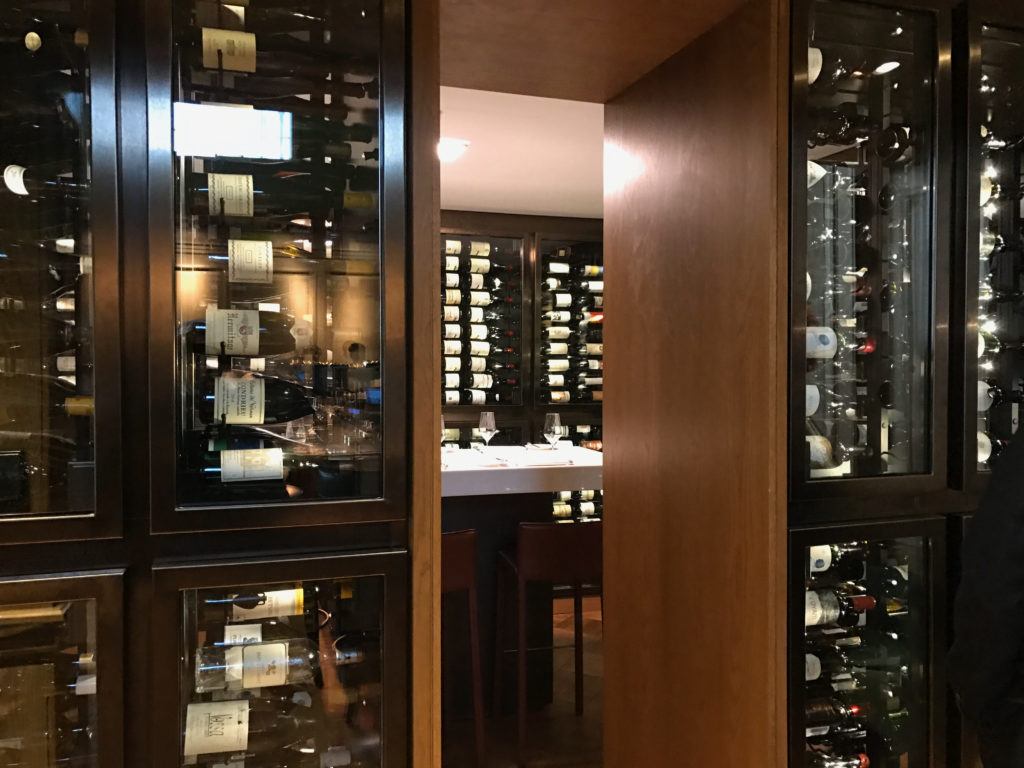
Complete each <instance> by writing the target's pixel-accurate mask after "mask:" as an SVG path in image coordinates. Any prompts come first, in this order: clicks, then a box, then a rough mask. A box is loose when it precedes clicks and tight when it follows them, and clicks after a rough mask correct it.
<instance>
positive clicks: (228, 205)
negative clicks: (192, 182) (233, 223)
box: [206, 173, 256, 217]
mask: <svg viewBox="0 0 1024 768" xmlns="http://www.w3.org/2000/svg"><path fill="white" fill-rule="evenodd" d="M206 178H207V196H208V197H209V206H210V215H211V216H220V215H222V214H223V215H224V216H247V217H248V216H252V215H253V213H255V210H256V209H255V205H254V202H253V192H252V176H249V175H248V174H245V173H208V174H206Z"/></svg>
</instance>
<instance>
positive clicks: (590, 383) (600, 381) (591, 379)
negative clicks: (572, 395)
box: [580, 376, 604, 387]
mask: <svg viewBox="0 0 1024 768" xmlns="http://www.w3.org/2000/svg"><path fill="white" fill-rule="evenodd" d="M580 383H581V384H583V385H584V386H587V387H601V386H604V378H603V377H601V376H584V377H583V378H582V379H580Z"/></svg>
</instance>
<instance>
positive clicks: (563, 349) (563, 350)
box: [548, 341, 569, 357]
mask: <svg viewBox="0 0 1024 768" xmlns="http://www.w3.org/2000/svg"><path fill="white" fill-rule="evenodd" d="M548 354H549V355H551V356H552V357H556V356H558V355H568V354H569V345H568V344H566V343H565V342H564V341H552V342H551V343H549V344H548Z"/></svg>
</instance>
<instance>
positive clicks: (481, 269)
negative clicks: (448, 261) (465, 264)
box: [469, 259, 491, 275]
mask: <svg viewBox="0 0 1024 768" xmlns="http://www.w3.org/2000/svg"><path fill="white" fill-rule="evenodd" d="M469 271H470V273H471V274H475V275H486V274H487V273H488V272H490V271H491V260H490V259H470V260H469Z"/></svg>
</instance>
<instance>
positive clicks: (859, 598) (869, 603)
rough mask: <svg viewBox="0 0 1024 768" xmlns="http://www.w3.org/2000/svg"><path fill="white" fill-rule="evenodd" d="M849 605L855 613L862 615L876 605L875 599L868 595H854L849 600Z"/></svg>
mask: <svg viewBox="0 0 1024 768" xmlns="http://www.w3.org/2000/svg"><path fill="white" fill-rule="evenodd" d="M850 605H852V606H853V609H854V610H855V611H858V612H861V613H862V612H864V611H870V610H873V609H874V607H875V605H876V603H875V598H873V597H871V596H870V595H855V596H854V597H851V598H850Z"/></svg>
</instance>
